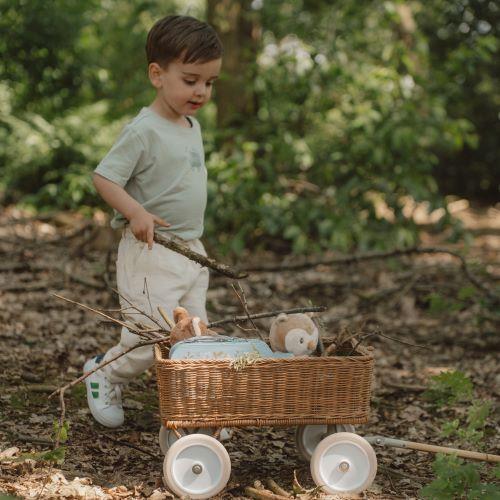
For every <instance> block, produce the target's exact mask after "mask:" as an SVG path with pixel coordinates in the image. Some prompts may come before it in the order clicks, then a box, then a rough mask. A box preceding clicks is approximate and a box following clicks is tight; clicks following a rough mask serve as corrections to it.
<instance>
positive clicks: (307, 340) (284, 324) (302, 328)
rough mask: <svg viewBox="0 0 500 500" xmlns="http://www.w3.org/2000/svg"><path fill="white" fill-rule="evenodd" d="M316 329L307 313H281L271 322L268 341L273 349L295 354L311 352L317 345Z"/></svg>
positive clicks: (301, 354)
mask: <svg viewBox="0 0 500 500" xmlns="http://www.w3.org/2000/svg"><path fill="white" fill-rule="evenodd" d="M318 337H319V334H318V329H317V327H316V325H315V324H314V322H313V320H312V319H311V318H310V317H309V316H308V315H307V314H302V313H299V314H290V315H288V314H285V313H281V314H280V315H279V316H278V317H277V318H276V319H275V320H274V321H273V322H272V324H271V331H270V333H269V341H270V343H271V347H272V349H273V351H280V352H291V353H293V354H294V355H295V356H303V355H307V354H311V353H312V352H314V350H315V349H316V346H317V345H318Z"/></svg>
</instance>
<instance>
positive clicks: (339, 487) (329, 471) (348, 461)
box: [311, 432, 377, 494]
mask: <svg viewBox="0 0 500 500" xmlns="http://www.w3.org/2000/svg"><path fill="white" fill-rule="evenodd" d="M311 474H312V477H313V479H314V482H315V483H316V484H317V485H318V486H322V487H323V489H324V490H325V491H326V492H327V493H331V494H339V493H344V494H347V493H360V492H361V491H363V490H366V489H367V488H368V487H369V486H370V485H371V484H372V482H373V480H374V479H375V475H376V474H377V457H376V455H375V452H374V451H373V448H372V447H371V446H370V444H369V443H368V441H366V440H365V439H363V438H362V437H361V436H358V435H357V434H352V433H350V432H339V433H336V434H331V435H330V436H327V437H326V438H325V439H323V440H322V441H321V442H320V443H319V444H318V446H317V447H316V449H315V450H314V453H313V455H312V458H311Z"/></svg>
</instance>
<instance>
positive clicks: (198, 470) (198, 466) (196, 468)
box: [191, 464, 203, 474]
mask: <svg viewBox="0 0 500 500" xmlns="http://www.w3.org/2000/svg"><path fill="white" fill-rule="evenodd" d="M191 470H192V471H193V474H201V473H202V472H203V466H202V465H201V464H194V465H193V467H192V468H191Z"/></svg>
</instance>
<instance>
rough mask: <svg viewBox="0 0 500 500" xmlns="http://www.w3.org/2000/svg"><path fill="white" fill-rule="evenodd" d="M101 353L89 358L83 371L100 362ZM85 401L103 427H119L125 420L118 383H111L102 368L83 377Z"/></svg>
mask: <svg viewBox="0 0 500 500" xmlns="http://www.w3.org/2000/svg"><path fill="white" fill-rule="evenodd" d="M102 358H103V355H102V354H101V355H99V356H96V357H95V358H92V359H89V360H88V361H87V362H86V363H85V364H84V365H83V371H84V372H88V371H90V370H93V369H94V368H95V367H96V366H98V365H99V363H101V361H102ZM85 385H86V387H87V403H88V405H89V408H90V412H91V413H92V416H93V417H94V418H95V419H96V420H97V421H98V422H99V423H100V424H102V425H104V426H105V427H119V426H120V425H122V424H123V421H124V420H125V415H124V413H123V406H122V390H121V385H120V384H112V383H111V382H110V381H109V379H108V378H107V377H106V375H105V374H104V373H103V371H102V370H98V371H96V372H94V373H93V374H92V375H90V376H88V377H87V378H86V379H85Z"/></svg>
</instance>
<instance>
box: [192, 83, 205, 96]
mask: <svg viewBox="0 0 500 500" xmlns="http://www.w3.org/2000/svg"><path fill="white" fill-rule="evenodd" d="M206 92H207V89H206V87H205V85H204V84H202V85H197V86H196V88H195V89H194V93H195V94H196V96H199V97H203V96H204V95H205V94H206Z"/></svg>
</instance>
